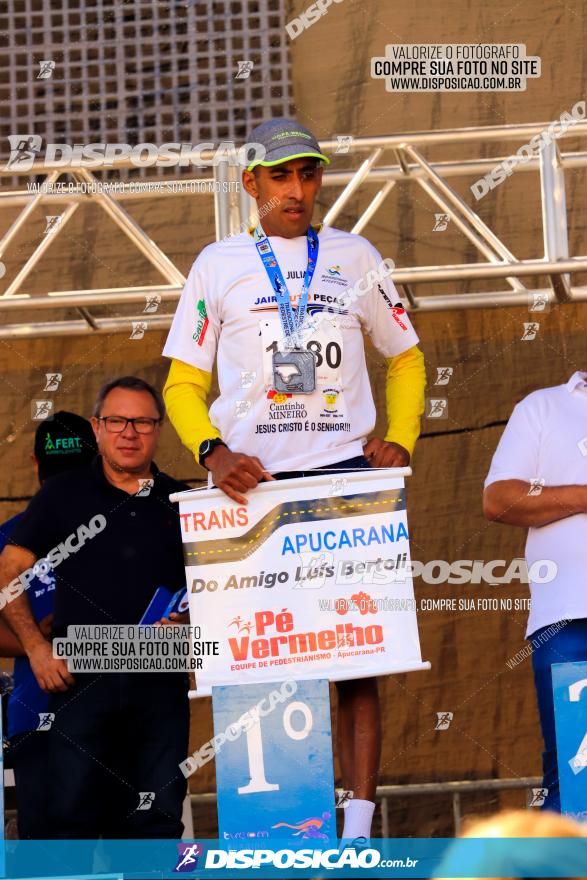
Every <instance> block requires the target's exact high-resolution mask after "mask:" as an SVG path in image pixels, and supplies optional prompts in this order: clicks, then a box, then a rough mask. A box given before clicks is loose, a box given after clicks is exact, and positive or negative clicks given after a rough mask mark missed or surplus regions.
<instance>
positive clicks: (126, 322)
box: [0, 122, 587, 338]
mask: <svg viewBox="0 0 587 880" xmlns="http://www.w3.org/2000/svg"><path fill="white" fill-rule="evenodd" d="M548 125H549V123H543V124H525V125H506V126H489V127H477V128H461V129H453V130H443V131H436V132H416V133H413V134H401V135H388V136H378V137H367V138H355V139H353V141H352V153H351V154H350V156H351V157H352V156H356V155H357V154H359V155H360V156H363V155H364V156H365V158H364V161H363V162H362V163H361V164H360V166H359V167H358V168H355V167H353V168H352V169H349V170H327V171H326V173H325V174H324V186H325V187H326V188H330V187H337V188H339V189H340V187H342V192H340V194H339V195H338V197H337V198H336V199H335V200H334V202H333V204H332V205H331V207H330V208H329V209H328V211H327V213H326V216H325V218H324V223H325V224H326V225H330V224H332V223H333V222H334V221H335V220H336V218H337V217H338V216H339V215H340V213H341V211H342V210H343V209H344V208H345V207H348V206H349V202H350V199H351V198H352V197H353V196H355V194H356V193H357V191H358V190H359V189H360V188H366V187H371V188H373V187H376V191H375V194H374V196H373V198H372V199H371V201H370V202H369V204H368V205H367V207H366V208H365V209H364V211H363V213H362V214H361V215H360V216H359V217H358V219H357V221H356V222H355V224H354V226H353V228H352V230H351V231H352V232H355V233H360V232H361V231H362V230H363V229H364V228H365V226H366V225H367V224H368V223H369V221H370V220H371V219H372V218H373V217H374V215H375V214H376V212H378V211H379V210H380V209H381V207H382V206H383V204H384V202H385V200H386V198H387V196H388V195H389V193H390V191H391V190H392V189H393V187H394V186H395V184H396V183H397V182H398V181H413V182H414V183H415V184H417V185H418V186H419V187H421V188H422V189H423V190H424V191H425V192H426V193H427V194H428V196H430V198H431V199H432V200H433V202H435V203H436V204H437V205H438V206H439V208H440V209H441V210H442V212H443V213H445V214H448V215H449V217H450V218H451V221H452V223H453V224H454V226H455V227H457V228H458V229H459V230H460V231H461V232H462V233H463V234H464V235H465V236H466V237H467V239H468V240H469V241H470V242H471V243H472V244H473V245H474V246H475V248H476V249H477V250H478V251H479V254H480V258H481V260H480V262H474V263H462V264H458V265H449V266H413V267H403V268H398V269H396V270H395V271H394V273H393V280H394V282H395V284H396V286H397V287H398V289H399V291H400V293H401V295H402V298H403V299H404V302H405V305H406V308H407V309H408V310H410V311H412V312H430V311H440V310H447V309H456V308H458V309H473V308H498V307H507V306H525V305H526V306H527V305H528V304H529V303H531V302H532V301H533V300H535V297H536V296H538V297H540V298H541V299H542V300H543V302H544V303H568V302H575V301H583V300H585V299H587V287H582V286H576V285H573V283H572V278H573V275H574V274H576V273H579V272H587V256H575V257H572V256H570V255H569V236H568V228H567V210H566V196H565V171H566V170H568V169H573V168H583V167H585V166H587V151H580V152H566V153H565V152H564V151H563V150H562V147H561V146H559V144H560V143H561V141H562V140H563V139H564V138H569V137H573V138H579V139H581V138H584V137H585V135H587V122H578V123H577V124H576V125H574V126H573V127H572V128H570V129H568V130H567V132H566V133H564V134H562V135H560V136H559V137H558V138H557V140H554V141H551V142H550V143H548V142H547V141H543V142H542V144H543V146H542V149H541V150H540V151H539V152H538V153H537V154H536V155H533V157H532V158H530V159H529V160H525V161H524V163H519V164H517V165H516V166H515V168H514V171H515V173H529V172H534V173H536V172H538V173H539V174H540V183H541V204H542V228H543V239H544V254H543V256H542V257H538V258H534V259H523V260H521V259H517V258H516V257H515V256H514V255H513V254H512V253H511V251H510V250H509V249H508V248H507V247H506V245H505V244H504V243H503V242H502V241H501V240H500V238H499V237H498V236H497V235H496V234H495V233H494V232H493V231H492V230H491V229H490V228H489V227H488V226H487V224H486V223H485V222H484V221H483V220H482V219H481V218H480V217H479V216H478V214H477V213H476V212H475V211H474V210H473V208H471V206H470V205H469V204H467V203H466V202H465V201H464V199H463V198H462V197H461V196H460V195H459V194H458V193H457V192H456V190H455V189H454V188H453V187H452V186H451V185H450V183H449V180H450V179H451V178H457V177H469V178H473V179H475V178H479V177H482V176H483V175H485V174H487V173H488V172H490V171H491V170H492V169H493V168H494V167H495V166H496V165H497V164H498V163H500V162H502V161H503V160H504V158H507V157H504V156H496V157H493V158H483V159H466V160H462V161H454V160H451V161H434V162H431V161H429V160H428V159H426V158H425V157H424V155H423V154H422V152H421V150H423V149H424V150H425V149H426V148H428V147H441V146H443V145H449V146H450V147H451V148H453V149H454V146H455V145H459V144H473V145H474V146H475V147H476V150H475V152H477V153H478V154H479V153H480V152H481V151H485V148H486V146H487V145H488V144H491V143H504V142H508V143H509V142H517V145H518V146H519V145H525V144H527V143H528V141H529V140H530V139H531V138H532V137H533V136H535V135H540V134H541V133H542V132H544V131H546V130H547V128H548ZM338 146H339V143H338V141H323V142H322V147H323V149H324V150H325V151H326V152H331V153H332V152H334V151H335V150H336V148H337V147H338ZM516 149H517V147H516V146H513V147H512V153H515V151H516ZM198 158H199V157H197V156H194V161H196V160H197V159H198ZM340 159H342V161H344V157H339V160H340ZM390 163H391V164H390ZM129 164H130V163H129V162H128V160H115V162H114V168H115V169H116V168H117V169H124V168H128V167H129ZM349 164H350V163H349ZM355 164H356V162H355ZM111 169H112V165H109V166H108V170H111ZM93 170H103V169H101V168H97V167H95V169H93ZM21 173H23V172H21V171H20V170H19V174H21ZM27 173H28V174H31V175H36V176H37V180H38V176H39V175H45V179H44V181H43V184H44V186H43V185H41V186H40V187H39V191H37V192H30V191H28V190H27V189H25V190H3V191H0V204H2V205H4V206H19V207H21V211H20V214H19V215H18V217H17V218H16V219H15V220H14V222H13V223H12V224H11V226H10V228H9V229H8V230H7V231H6V233H5V234H4V236H3V237H2V239H1V240H0V260H1V259H2V256H3V255H4V254H6V252H7V249H8V248H9V246H10V244H11V243H12V242H13V240H14V238H15V236H16V235H17V233H18V232H19V230H21V229H22V227H23V226H24V225H25V224H26V223H27V221H29V220H30V218H31V215H32V214H33V212H34V211H35V210H36V209H37V208H38V207H39V206H42V207H43V208H47V207H50V208H51V210H53V209H54V208H55V207H56V206H61V207H64V210H63V211H62V214H61V219H60V221H59V222H58V228H57V229H56V230H55V231H54V232H52V234H44V235H43V237H42V239H41V242H40V244H39V245H38V246H37V247H36V249H35V250H34V251H33V253H32V254H31V255H30V256H29V257H28V259H27V260H26V262H25V264H24V265H23V266H22V268H21V269H20V271H19V272H18V273H17V275H16V277H14V278H13V279H12V280H10V281H9V283H8V286H7V287H6V289H5V290H4V293H3V294H2V295H1V296H0V312H3V313H5V318H8V315H7V314H6V313H9V312H13V313H16V314H17V315H18V316H19V317H21V316H22V314H23V313H24V312H28V313H30V321H27V322H26V323H24V322H21V323H6V322H3V324H2V326H0V338H7V337H17V338H18V337H37V336H56V335H59V336H63V335H79V334H84V333H85V334H88V333H89V334H92V333H117V332H129V331H130V330H131V329H132V327H133V322H142V325H143V331H145V330H154V329H165V328H167V327H169V325H170V323H171V318H172V315H171V313H170V312H169V313H160V312H158V313H157V314H147V315H145V311H147V312H148V311H149V310H148V308H147V307H145V308H144V309H143V310H142V311H139V312H138V313H137V314H136V315H132V314H126V311H127V310H128V306H129V305H130V306H133V305H135V304H137V305H138V304H139V303H140V304H142V305H143V306H145V302H146V298H148V297H152V296H156V297H157V298H158V299H159V298H160V301H161V302H175V301H177V299H178V298H179V295H180V293H181V290H182V287H183V284H184V281H185V277H184V275H183V274H182V273H181V272H180V270H179V269H178V268H177V266H175V265H174V263H173V262H172V261H171V260H170V259H169V257H167V256H166V255H165V254H164V253H163V251H162V250H161V249H160V248H159V247H158V246H157V244H156V243H155V242H154V241H153V240H152V239H151V238H150V237H149V235H148V234H147V233H146V232H145V231H144V230H143V229H141V227H140V226H139V224H138V223H137V222H136V221H135V220H134V219H133V218H132V217H131V215H130V214H129V213H128V211H127V210H126V209H125V207H124V204H125V202H127V201H128V200H130V199H141V198H147V197H148V198H151V199H153V198H157V199H158V198H173V197H174V196H175V193H174V192H173V189H174V187H173V186H171V187H169V186H166V187H164V188H163V189H164V191H162V192H161V193H160V194H157V195H154V194H153V192H149V191H144V192H141V191H140V190H138V189H137V188H136V185H133V184H132V183H125V184H121V186H120V187H119V188H118V187H117V189H116V194H115V195H111V194H110V193H109V192H105V191H103V185H102V183H101V182H98V181H97V180H96V178H95V176H94V174H92V172H91V171H90V170H88V169H87V168H83V167H76V168H69V167H63V166H57V165H53V166H51V165H50V164H48V163H43V162H42V161H41V160H36V161H35V162H33V164H32V165H31V168H30V169H29V170H28V172H27ZM214 173H215V177H214V183H215V187H214V201H215V217H216V238H217V239H220V238H223V237H225V236H227V235H230V234H233V233H235V232H238V231H240V230H242V229H244V228H246V226H247V225H248V223H249V222H250V221H254V219H255V218H254V212H255V206H254V203H253V202H252V200H251V199H250V198H249V196H248V195H247V194H246V193H245V192H244V191H243V190H242V187H241V188H240V191H239V192H237V191H235V189H234V187H233V188H231V187H227V186H225V184H226V183H227V182H233V183H236V181H237V173H238V169H237V167H235V166H230V165H228V164H224V163H223V164H220V165H218V166H217V167H216V168H215V169H214ZM63 174H67V175H69V176H70V177H72V178H73V179H74V180H75V181H77V182H78V183H79V184H85V185H86V187H87V188H88V189H89V190H92V189H96V190H98V191H96V192H86V193H84V192H81V191H80V192H76V191H73V192H69V191H64V192H51V193H49V192H47V188H48V185H49V184H54V183H55V182H56V181H57V180H58V178H59V177H60V176H61V175H63ZM2 175H3V176H5V177H11V176H13V175H14V170H3V171H0V176H2ZM186 180H187V178H182V179H181V181H179V180H178V181H177V183H178V184H179V183H180V182H181V183H183V184H184V185H185V183H186ZM208 180H210V181H212V178H209V179H208ZM166 183H171V184H173V183H174V181H171V182H169V181H167V182H166ZM178 189H179V188H178ZM226 190H228V191H226ZM204 191H205V190H204ZM194 197H195V198H201V196H200V195H198V194H195V195H194ZM82 199H85V200H87V199H92V200H93V201H94V202H95V203H96V204H98V205H99V207H100V208H101V209H102V210H103V211H104V212H105V214H106V215H108V217H110V218H111V219H112V220H113V221H114V222H115V223H116V224H117V225H118V227H119V229H120V231H121V233H122V234H123V235H124V236H125V237H126V238H127V239H128V241H129V243H130V244H131V245H132V246H133V247H134V248H135V249H136V250H137V252H139V253H140V254H142V255H143V256H144V257H146V258H147V259H148V260H149V261H150V262H151V263H152V265H153V266H155V267H156V268H157V269H158V270H159V272H160V273H161V275H162V279H163V283H162V284H161V285H158V286H156V285H145V286H140V287H130V288H129V287H124V288H109V289H100V290H73V291H62V290H59V291H47V293H45V294H43V295H30V294H28V293H27V291H26V281H27V278H28V277H29V275H30V273H31V272H32V270H33V269H34V268H35V267H37V266H38V265H39V263H40V262H41V260H42V258H43V256H44V254H45V253H46V251H47V249H48V248H49V247H50V245H51V244H52V243H53V242H54V241H55V240H56V239H57V238H58V237H59V235H61V234H62V233H63V229H64V228H65V226H66V225H67V223H68V221H69V220H70V218H71V217H72V216H73V214H74V213H75V211H76V210H77V208H78V206H79V203H80V201H81V200H82ZM531 276H534V277H540V278H543V279H544V286H543V287H540V288H538V289H537V288H536V287H533V288H532V289H531V290H529V289H528V288H527V286H526V285H525V283H524V281H525V280H526V281H527V280H528V278H529V277H531ZM480 279H489V283H491V279H505V282H506V283H507V284H508V285H509V288H510V289H506V290H495V289H494V290H489V291H487V292H476V293H473V292H462V293H460V292H459V293H452V294H443V293H435V292H434V290H433V291H432V293H428V294H425V295H417V294H416V292H415V287H416V286H417V285H418V284H423V283H425V284H426V285H428V286H430V285H434V283H444V282H451V281H452V282H459V283H460V282H463V281H477V280H480ZM100 306H108V309H109V312H110V314H109V316H108V317H104V316H98V315H96V314H94V313H92V309H95V308H96V307H100ZM52 311H53V312H55V311H57V312H58V313H59V317H58V319H55V316H53V319H51V320H45V319H43V316H44V315H49V316H50V315H51V312H52ZM64 311H65V312H66V314H67V315H70V316H71V317H65V318H64V317H63V312H64ZM117 312H118V313H117Z"/></svg>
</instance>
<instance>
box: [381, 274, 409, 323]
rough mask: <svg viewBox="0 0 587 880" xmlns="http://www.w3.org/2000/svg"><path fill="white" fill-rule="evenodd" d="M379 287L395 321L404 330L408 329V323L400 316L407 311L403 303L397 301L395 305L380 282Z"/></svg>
mask: <svg viewBox="0 0 587 880" xmlns="http://www.w3.org/2000/svg"><path fill="white" fill-rule="evenodd" d="M377 287H378V288H379V293H380V294H381V296H382V297H383V299H384V300H385V302H386V303H387V305H388V306H389V311H390V312H391V317H392V318H393V320H394V321H395V323H396V324H398V325H399V326H400V327H401V328H402V330H407V329H408V328H407V325H406V324H404V322H403V321H402V319H401V318H400V315H405V313H406V310H405V309H404V307H403V305H402V303H401V302H397V303H396V304H395V305H394V304H393V303H392V301H391V300H390V298H389V297H388V295H387V294H386V292H385V291H384V289H383V288H382V286H381V285H380V284H378V285H377Z"/></svg>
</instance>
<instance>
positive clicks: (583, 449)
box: [483, 372, 587, 812]
mask: <svg viewBox="0 0 587 880" xmlns="http://www.w3.org/2000/svg"><path fill="white" fill-rule="evenodd" d="M483 511H484V514H485V516H486V518H487V519H489V520H496V521H497V522H502V523H507V524H508V525H515V526H522V527H524V528H528V539H527V542H526V562H527V565H528V569H529V571H530V593H531V610H530V616H529V619H528V627H527V630H526V637H527V638H528V639H532V644H533V646H534V651H533V654H532V664H533V667H534V681H535V684H536V694H537V699H538V709H539V712H540V722H541V726H542V734H543V737H544V745H545V751H544V754H543V768H544V787H545V788H547V789H548V796H547V798H546V801H545V803H544V808H545V809H551V810H557V811H559V812H560V794H559V784H558V768H557V759H556V737H555V727H554V706H553V695H552V677H551V666H552V664H553V663H565V662H574V661H584V660H587V584H586V577H587V575H586V572H587V373H580V372H577V373H575V374H574V375H573V376H572V377H571V378H570V380H569V381H568V382H567V383H566V384H564V385H557V386H555V387H552V388H542V389H540V390H539V391H534V392H533V393H532V394H529V395H528V397H525V398H524V400H522V401H521V402H520V403H518V405H517V406H516V407H515V408H514V411H513V413H512V415H511V417H510V420H509V422H508V424H507V426H506V429H505V431H504V433H503V435H502V438H501V440H500V442H499V445H498V447H497V449H496V451H495V455H494V456H493V461H492V462H491V467H490V469H489V474H488V476H487V479H486V481H485V492H484V496H483ZM539 560H551V561H552V562H554V564H555V566H556V574H555V575H554V579H552V580H548V581H547V582H540V581H541V580H542V577H543V576H544V571H542V572H539V571H538V570H537V568H538V567H537V566H535V567H534V570H533V569H532V565H533V563H535V562H538V561H539ZM552 569H553V570H554V566H552ZM552 624H560V626H559V627H556V628H553V627H552ZM544 630H548V632H544V635H543V637H542V638H540V636H541V634H542V633H543V631H544Z"/></svg>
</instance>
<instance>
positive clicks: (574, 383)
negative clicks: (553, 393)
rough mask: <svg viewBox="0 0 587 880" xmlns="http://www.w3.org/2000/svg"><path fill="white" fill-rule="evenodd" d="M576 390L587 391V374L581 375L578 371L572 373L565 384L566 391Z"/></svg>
mask: <svg viewBox="0 0 587 880" xmlns="http://www.w3.org/2000/svg"><path fill="white" fill-rule="evenodd" d="M577 389H581V391H586V390H587V373H582V372H581V371H580V370H577V372H576V373H573V375H572V376H571V378H570V379H569V381H568V382H567V391H569V392H572V391H576V390H577Z"/></svg>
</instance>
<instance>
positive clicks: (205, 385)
mask: <svg viewBox="0 0 587 880" xmlns="http://www.w3.org/2000/svg"><path fill="white" fill-rule="evenodd" d="M248 141H249V143H255V144H262V145H263V146H264V147H265V149H266V154H265V157H264V159H263V160H262V161H259V160H257V161H255V162H254V163H253V164H252V165H250V166H249V167H248V168H247V170H246V171H244V172H243V185H244V187H245V189H246V190H247V192H248V193H249V194H250V195H251V196H252V197H253V198H254V199H255V200H256V202H257V208H258V213H259V216H260V217H262V221H261V223H260V225H259V226H258V227H257V228H256V229H253V228H251V229H250V230H248V231H247V232H243V233H242V234H240V235H236V236H234V237H232V238H229V239H227V240H225V241H219V242H216V243H215V244H211V245H208V247H206V248H204V250H203V251H202V252H201V253H200V255H199V256H198V258H197V260H196V261H195V263H194V265H193V266H192V269H191V271H190V274H189V276H188V279H187V282H186V285H185V288H184V290H183V293H182V296H181V299H180V302H179V305H178V307H177V311H176V313H175V317H174V319H173V324H172V327H171V330H170V333H169V337H168V339H167V343H166V345H165V349H164V352H163V353H164V355H166V356H167V357H169V358H171V359H172V363H171V368H170V371H169V377H168V379H167V383H166V385H165V390H164V395H165V402H166V404H167V407H168V412H169V416H170V419H171V421H172V422H173V425H174V426H175V428H176V430H177V432H178V434H179V436H180V437H181V439H182V441H183V442H184V444H185V445H186V446H187V447H188V448H189V449H190V450H191V451H192V452H193V454H194V455H195V456H196V458H197V459H198V460H199V462H200V463H201V464H203V465H204V466H205V467H206V468H207V469H208V470H209V471H210V474H211V478H212V481H213V483H214V485H215V486H218V488H220V489H222V490H223V491H224V492H225V493H226V494H227V495H228V496H229V497H230V498H232V499H233V500H235V501H237V502H238V503H239V504H243V503H245V504H246V497H245V493H246V492H248V491H250V490H252V489H254V488H255V486H257V484H258V483H259V482H261V481H263V480H267V479H279V478H281V477H294V476H295V477H299V476H305V475H309V474H311V473H312V472H313V471H315V470H316V469H322V470H324V469H328V470H339V469H340V470H343V471H344V470H347V471H348V470H357V469H358V468H368V467H370V466H372V467H398V466H403V465H407V464H408V463H409V461H410V456H411V453H412V451H413V448H414V444H415V442H416V438H417V436H418V433H419V425H420V415H421V413H422V411H423V408H424V386H425V379H426V376H425V371H424V365H423V356H422V353H421V351H420V350H419V348H418V347H417V342H418V337H417V335H416V333H415V331H414V329H413V327H412V325H411V323H410V320H409V318H408V317H407V315H406V313H405V311H404V309H403V308H402V304H401V301H399V296H398V294H397V291H396V289H395V287H394V285H393V283H392V281H391V278H390V277H389V274H390V272H389V267H388V266H386V265H385V264H384V262H383V261H382V260H381V257H380V255H379V254H378V253H377V251H376V250H375V248H374V247H373V245H371V244H370V243H369V242H368V241H367V240H366V239H365V238H363V237H362V236H360V235H352V234H351V233H348V232H343V231H342V230H340V229H332V228H321V227H320V226H316V227H314V226H312V213H313V210H314V204H315V200H316V196H317V193H318V190H319V189H320V185H321V182H322V165H323V163H327V162H328V161H329V160H328V159H327V157H326V156H324V155H323V154H322V152H321V151H320V147H319V144H318V142H317V141H316V138H315V137H314V135H313V134H312V133H311V132H310V131H308V129H307V128H305V127H304V126H303V125H300V123H299V122H297V121H296V120H290V119H272V120H269V121H267V122H265V123H262V124H261V125H260V126H258V127H257V128H256V129H255V130H254V131H253V132H251V134H250V135H249V139H248ZM363 331H365V332H366V333H368V335H369V336H370V338H371V340H372V342H373V344H374V345H375V347H376V348H377V349H378V350H379V352H380V353H381V355H382V356H383V357H384V358H385V359H386V362H387V377H386V381H385V391H386V400H387V417H388V425H387V431H386V433H385V435H384V437H383V438H380V437H372V438H371V439H369V440H368V439H367V438H368V436H369V435H370V434H371V432H372V431H373V428H374V426H375V405H374V401H373V395H372V392H371V385H370V381H369V375H368V373H367V365H366V361H365V349H364V342H363ZM215 361H216V365H217V369H218V384H219V386H220V395H219V397H218V398H217V399H216V400H215V401H214V403H213V404H212V406H211V407H210V410H209V411H208V407H207V402H206V397H207V393H208V391H209V390H210V386H211V379H212V369H213V366H214V362H215ZM337 690H338V695H339V711H338V754H339V758H340V764H341V768H342V775H343V784H344V787H345V788H346V789H348V790H351V791H353V792H354V797H353V798H352V800H351V802H350V804H349V806H348V807H347V809H345V825H344V830H343V837H344V838H350V839H357V838H361V837H364V838H367V837H369V835H370V829H371V821H372V816H373V811H374V809H375V803H374V799H375V789H376V784H377V772H378V766H379V755H380V749H381V721H380V712H379V701H378V695H377V682H376V679H374V678H368V679H362V680H357V681H345V682H339V683H338V684H337Z"/></svg>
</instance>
